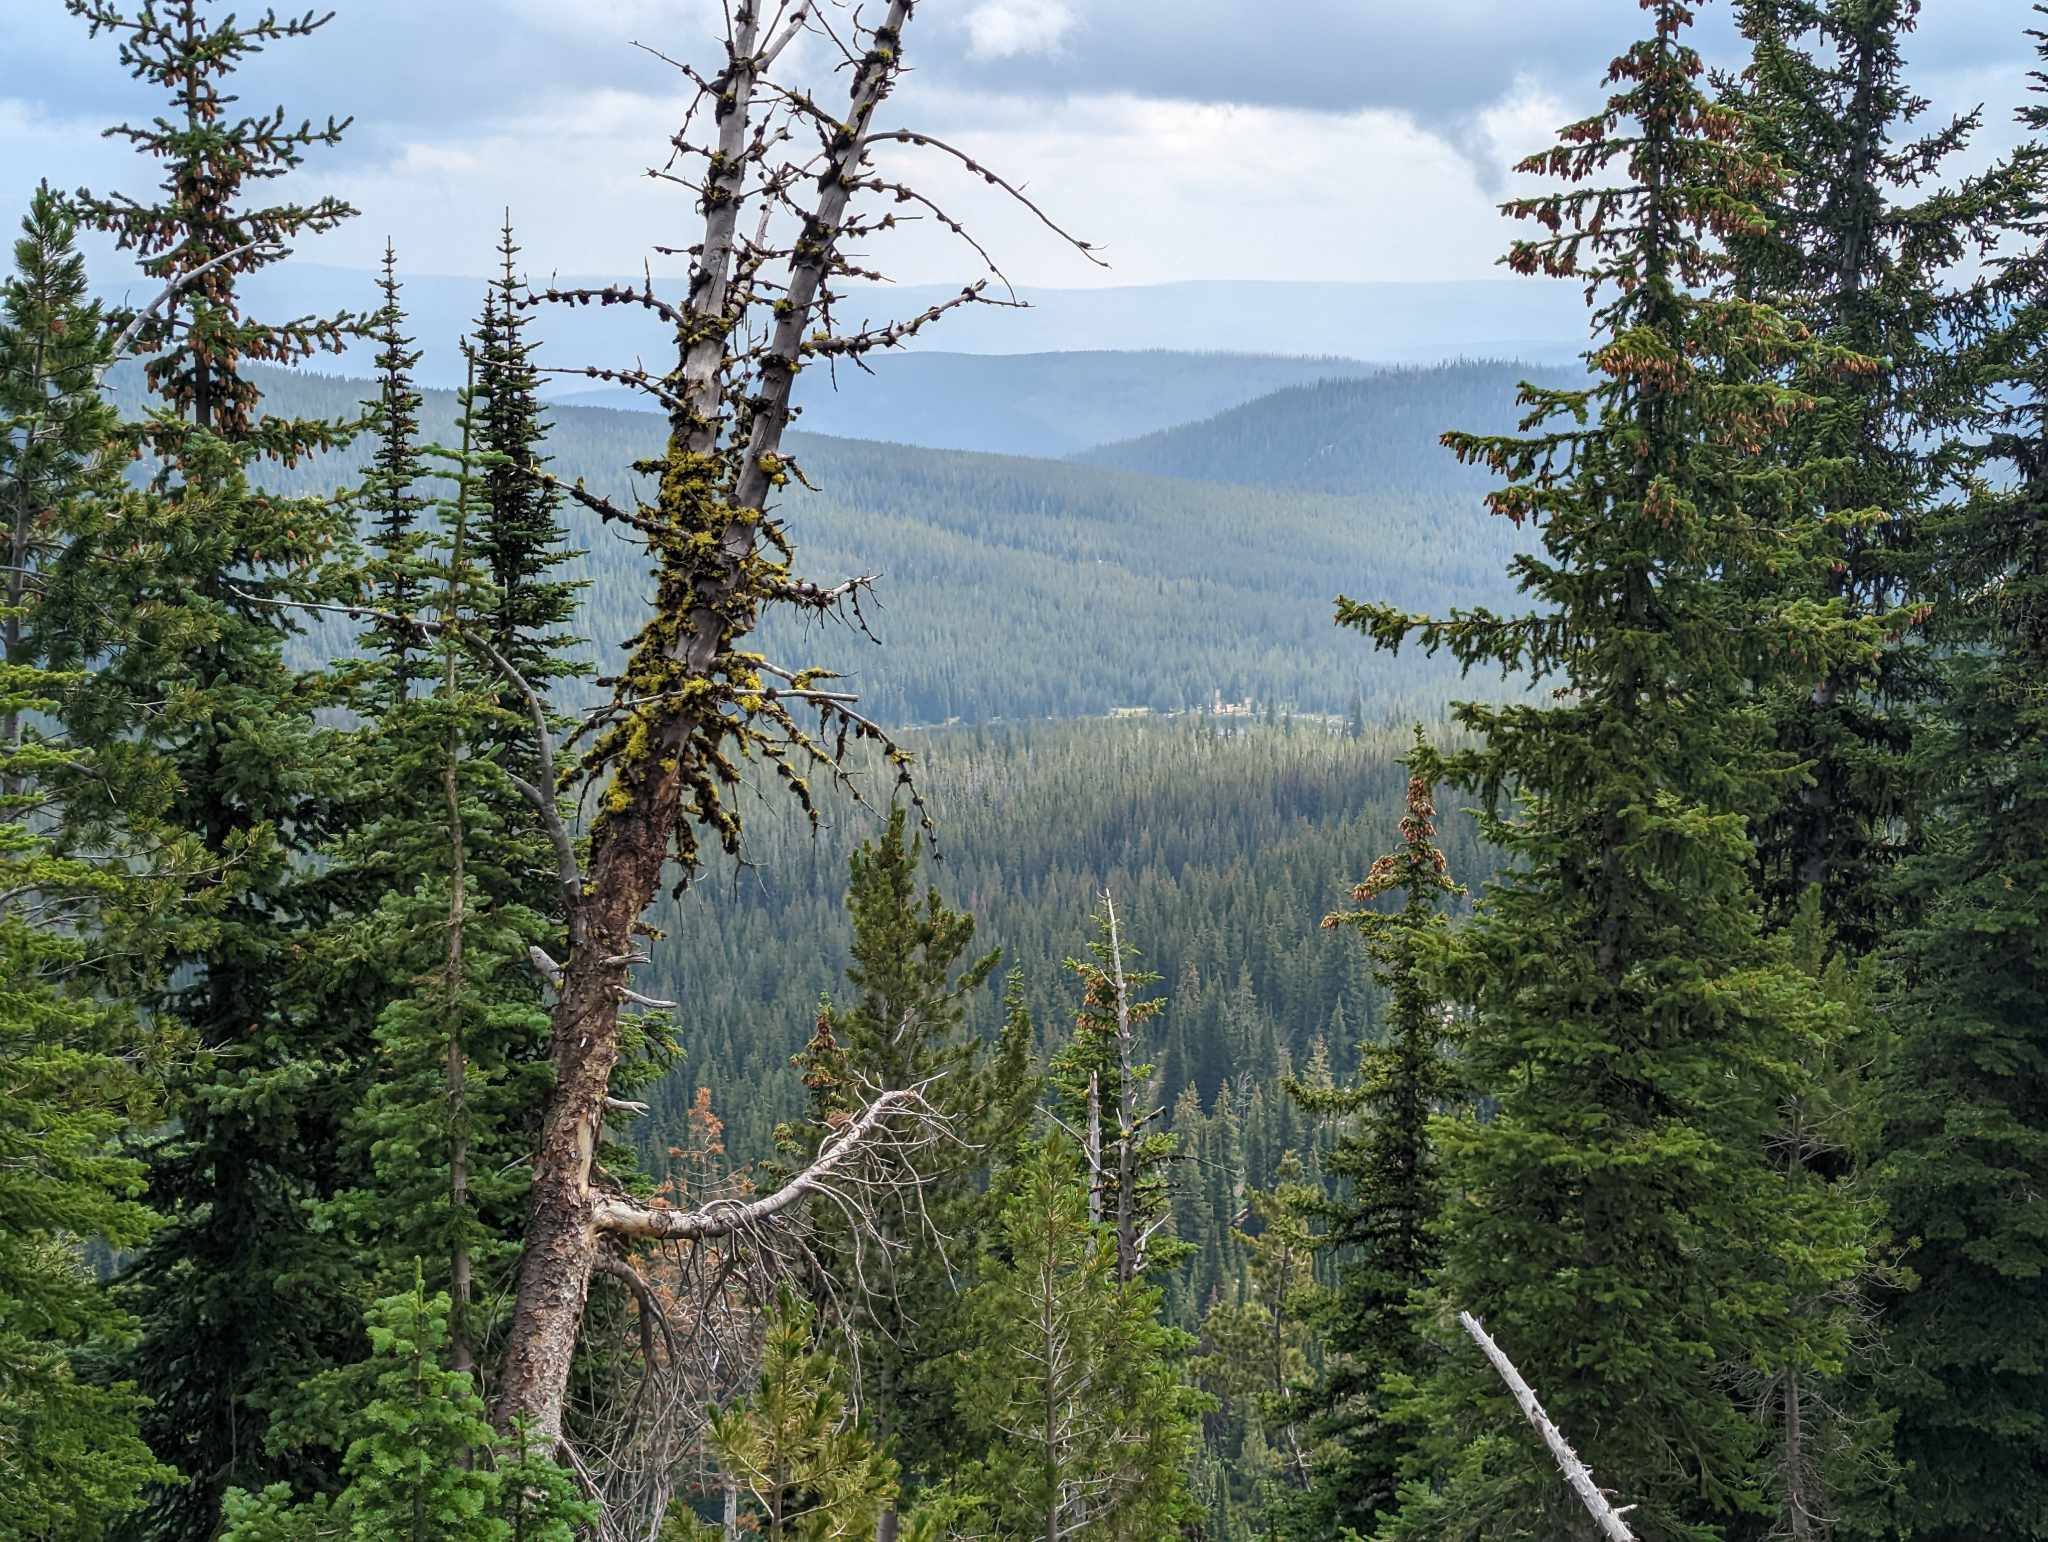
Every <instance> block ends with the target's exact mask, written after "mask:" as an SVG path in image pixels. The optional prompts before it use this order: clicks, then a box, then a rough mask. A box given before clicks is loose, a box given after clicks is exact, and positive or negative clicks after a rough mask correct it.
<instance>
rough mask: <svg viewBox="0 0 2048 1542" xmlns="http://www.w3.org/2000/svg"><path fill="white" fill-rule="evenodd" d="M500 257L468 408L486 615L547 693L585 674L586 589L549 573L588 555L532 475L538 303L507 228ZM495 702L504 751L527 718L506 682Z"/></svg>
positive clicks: (543, 423) (538, 422) (499, 645)
mask: <svg viewBox="0 0 2048 1542" xmlns="http://www.w3.org/2000/svg"><path fill="white" fill-rule="evenodd" d="M498 255H499V259H500V270H499V274H498V277H497V278H495V279H494V280H492V282H491V286H490V289H489V291H488V292H487V293H486V295H485V297H484V309H483V314H482V316H480V317H479V318H478V320H477V326H476V334H475V338H474V341H473V344H472V350H471V351H472V357H473V363H474V367H475V371H476V373H475V380H474V383H473V385H472V387H471V390H472V398H473V399H472V400H471V401H470V403H469V405H468V407H467V409H466V410H467V413H468V416H469V419H470V428H471V432H472V433H473V435H474V441H475V446H476V448H477V449H478V450H479V451H481V452H482V453H483V455H484V456H485V457H486V459H485V462H484V469H483V479H482V480H483V485H482V487H481V489H480V493H481V497H482V518H481V519H480V520H479V521H478V523H477V529H476V554H477V559H478V561H479V562H481V563H482V565H483V570H484V574H485V576H486V577H487V578H488V579H489V580H490V585H491V587H490V595H491V600H490V605H489V608H488V610H487V612H486V613H485V615H484V616H483V618H481V619H482V620H483V621H484V635H485V637H486V638H487V639H488V641H489V642H490V644H491V645H492V646H493V647H494V648H496V649H497V650H498V651H499V652H500V653H501V654H503V655H504V656H505V658H506V659H507V660H508V661H510V663H511V665H512V667H513V668H514V669H516V670H518V671H519V673H520V674H521V675H522V676H524V677H525V679H526V682H527V683H528V684H529V685H531V686H533V688H534V689H535V690H538V691H542V692H545V691H547V689H548V687H549V686H550V685H552V684H553V683H554V682H555V681H556V680H559V679H562V678H563V677H565V676H571V675H574V674H576V673H579V672H580V671H579V670H578V669H577V667H576V666H575V664H574V663H573V662H572V656H573V653H574V650H575V645H576V643H577V639H576V638H574V637H573V636H571V635H570V634H569V633H567V632H565V631H564V630H562V628H563V627H564V625H565V624H566V623H568V622H569V621H570V620H571V618H572V617H574V616H575V614H576V606H577V596H578V594H579V593H580V591H581V590H582V588H583V584H582V582H581V581H580V580H576V579H573V578H571V579H561V578H552V577H550V576H549V575H550V574H552V573H553V572H554V571H555V570H556V569H557V568H562V567H564V566H566V565H568V564H571V563H573V562H574V561H575V559H576V558H578V557H580V556H581V555H582V553H581V552H580V551H578V550H576V549H575V548H573V547H571V546H570V545H569V544H568V543H567V541H566V540H565V537H566V536H567V535H568V530H567V529H566V527H564V525H563V524H562V523H561V520H560V518H559V514H558V505H559V503H560V501H561V500H560V497H559V495H558V494H557V493H556V491H555V489H554V487H553V486H552V485H551V484H550V483H548V482H546V481H543V480H541V479H540V478H539V477H537V476H536V475H535V474H534V473H535V472H536V471H537V470H538V469H539V468H540V467H541V466H543V465H545V464H546V461H547V457H546V456H545V455H544V454H543V453H542V444H543V442H544V441H545V440H546V438H547V437H548V431H549V425H548V421H547V418H546V417H545V416H544V415H543V413H542V410H541V405H540V395H539V390H540V373H539V371H538V370H537V369H536V368H535V366H534V363H533V354H534V351H535V347H536V345H535V344H534V343H533V342H532V341H530V340H529V339H528V337H527V329H528V327H529V326H530V325H531V323H532V320H533V311H532V304H533V302H532V300H531V299H530V298H529V297H528V295H527V293H526V286H525V285H524V284H523V283H521V282H520V280H519V279H518V277H517V275H516V269H515V264H516V262H517V260H518V256H519V248H518V247H517V246H516V245H514V244H513V241H512V227H511V225H510V224H509V223H508V224H507V225H506V226H505V229H504V231H503V233H502V234H501V236H500V238H499V242H498ZM499 699H500V703H501V704H502V705H503V707H504V708H505V712H506V718H507V723H508V725H514V726H510V727H509V728H508V731H506V732H502V733H500V734H499V735H498V736H497V737H498V739H499V740H500V741H501V742H504V743H506V744H508V745H511V744H512V741H513V740H515V739H520V740H522V741H523V738H524V736H523V734H521V732H520V731H519V729H518V727H517V726H516V725H519V724H523V723H524V721H525V719H526V704H525V702H524V701H523V700H521V699H520V697H519V694H518V692H517V690H516V689H515V688H514V687H513V686H512V685H510V684H509V683H505V684H502V685H501V686H500V688H499ZM508 753H510V754H511V755H512V757H513V759H514V762H515V764H524V763H525V761H526V760H527V759H528V758H530V751H528V750H525V749H522V748H516V747H515V748H512V749H511V750H509V751H508Z"/></svg>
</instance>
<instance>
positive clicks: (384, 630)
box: [357, 242, 429, 700]
mask: <svg viewBox="0 0 2048 1542" xmlns="http://www.w3.org/2000/svg"><path fill="white" fill-rule="evenodd" d="M378 289H379V291H380V292H381V293H382V295H383V297H384V303H383V305H382V306H380V307H379V308H378V310H377V314H376V316H375V317H374V318H373V326H374V331H373V332H372V336H374V337H375V338H376V340H377V395H376V398H375V399H374V400H373V401H369V402H366V403H364V406H365V407H366V408H367V409H368V411H369V415H370V419H371V422H372V423H373V425H374V427H375V432H376V446H377V447H376V451H375V454H374V456H373V458H372V459H371V461H370V464H369V466H368V468H367V469H366V470H365V471H364V473H363V483H362V490H361V493H360V496H359V498H358V501H357V506H358V508H359V509H360V510H361V517H362V519H363V521H364V522H365V523H366V524H367V525H368V527H369V529H368V539H369V543H370V546H371V549H372V551H373V552H374V554H375V555H374V556H373V557H372V558H371V560H370V561H369V562H368V563H367V564H366V565H365V571H364V577H365V578H366V579H367V580H368V585H369V592H370V597H371V598H372V600H373V601H374V602H375V604H376V605H377V607H378V609H379V610H381V611H383V612H386V613H387V614H385V615H380V616H377V617H374V618H372V620H371V621H370V624H369V628H368V634H367V642H368V644H369V646H370V648H371V649H372V650H373V651H374V652H375V653H376V654H378V655H379V656H381V657H382V659H383V660H384V662H385V664H386V665H387V667H388V668H389V670H390V678H391V687H390V688H391V694H392V698H393V699H394V700H400V699H403V698H404V697H405V696H406V695H407V694H408V692H409V690H410V687H411V685H412V682H413V681H414V680H416V679H418V678H420V677H421V676H422V675H423V674H424V673H425V668H424V665H422V664H421V663H419V662H418V661H417V660H416V658H415V656H414V655H415V651H416V649H417V646H418V642H419V639H418V637H417V635H416V634H415V633H414V631H413V629H412V628H410V627H407V626H403V625H401V624H399V623H398V622H396V621H393V620H391V619H389V618H390V616H393V615H396V616H411V615H412V614H413V613H414V612H415V610H416V609H417V608H418V605H419V603H420V598H421V575H420V573H419V571H418V564H419V560H420V557H421V555H422V550H423V544H424V542H425V540H426V535H427V532H426V531H424V530H422V529H421V528H420V521H421V518H422V516H423V515H424V514H425V513H426V511H427V509H428V507H429V500H428V499H427V498H426V497H425V496H424V492H425V489H424V487H423V485H422V484H423V483H424V480H425V477H426V466H425V464H424V462H423V461H422V459H421V454H420V443H419V437H420V393H419V391H418V390H417V389H416V388H415V387H414V385H413V378H412V372H413V370H414V368H415V367H416V366H417V365H418V364H419V361H420V353H419V350H418V349H417V348H415V347H413V344H412V339H411V338H409V337H407V336H406V335H405V308H404V304H403V302H402V301H401V299H400V285H399V282H398V254H397V253H396V252H395V251H394V250H392V248H391V245H390V243H388V242H387V243H386V244H385V247H384V276H383V278H382V279H381V280H380V281H379V283H378Z"/></svg>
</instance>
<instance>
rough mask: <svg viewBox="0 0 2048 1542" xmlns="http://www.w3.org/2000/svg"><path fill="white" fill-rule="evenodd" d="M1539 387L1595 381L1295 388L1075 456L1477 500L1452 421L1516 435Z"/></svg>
mask: <svg viewBox="0 0 2048 1542" xmlns="http://www.w3.org/2000/svg"><path fill="white" fill-rule="evenodd" d="M1531 378H1534V379H1537V380H1540V381H1541V382H1542V383H1543V384H1545V385H1548V386H1555V387H1558V388H1560V389H1562V388H1565V387H1569V386H1574V385H1581V384H1583V383H1584V377H1583V375H1582V374H1581V373H1580V372H1579V371H1577V370H1571V369H1558V370H1549V371H1538V372H1535V373H1534V374H1533V376H1532V374H1531V371H1530V370H1529V369H1528V368H1527V367H1525V366H1523V365H1520V364H1511V363H1500V364H1494V363H1486V364H1468V363H1459V364H1438V365H1434V366H1431V367H1429V368H1424V369H1388V370H1383V371H1380V372H1378V373H1375V374H1372V375H1368V376H1367V377H1365V378H1364V379H1359V380H1340V379H1328V380H1319V381H1315V382H1312V383H1305V384H1301V385H1293V386H1288V387H1285V388H1283V389H1281V390H1277V391H1274V392H1273V393H1272V394H1271V395H1267V396H1261V397H1259V398H1257V399H1256V400H1254V401H1249V402H1246V403H1244V404H1243V405H1242V406H1236V407H1232V408H1231V409H1229V410H1228V411H1225V412H1221V413H1218V414H1217V415H1216V416H1214V417H1211V418H1204V419H1202V420H1201V421H1200V422H1181V423H1176V424H1174V425H1173V426H1172V427H1170V428H1164V429H1160V430H1159V431H1158V432H1156V433H1151V434H1147V435H1145V436H1143V437H1142V438H1138V439H1129V440H1125V441H1123V442H1121V443H1118V444H1106V445H1102V446H1100V447H1099V448H1097V449H1092V450H1085V451H1083V452H1082V453H1081V454H1079V455H1076V456H1075V457H1074V459H1075V460H1077V461H1079V462H1080V463H1081V464H1083V465H1087V466H1102V467H1113V468H1115V469H1116V470H1119V471H1139V472H1144V473H1145V474H1146V475H1148V476H1163V477H1175V478H1182V479H1187V480H1192V481H1201V482H1227V483H1233V484H1236V485H1239V486H1243V487H1255V488H1263V489H1272V488H1289V489H1293V490H1295V491H1298V492H1303V493H1330V494H1336V495H1340V496H1346V497H1360V498H1363V497H1375V496H1386V495H1390V494H1391V495H1393V496H1396V497H1400V498H1403V499H1428V500H1432V501H1433V500H1435V499H1437V498H1440V497H1442V496H1443V494H1444V493H1445V492H1457V493H1461V494H1464V495H1465V498H1466V499H1467V500H1473V501H1476V499H1477V498H1478V496H1479V495H1480V494H1481V493H1483V492H1484V491H1485V476H1484V473H1483V472H1480V471H1477V470H1475V469H1473V468H1469V467H1461V466H1459V465H1458V464H1457V463H1456V462H1455V461H1453V460H1452V459H1451V458H1450V457H1449V456H1447V455H1445V454H1444V453H1443V446H1442V445H1440V444H1439V443H1438V442H1437V440H1438V437H1439V436H1440V435H1441V434H1442V433H1443V426H1444V424H1446V423H1463V424H1467V425H1469V426H1470V427H1471V428H1472V429H1474V430H1476V431H1480V432H1492V433H1509V432H1512V431H1513V429H1514V427H1515V421H1516V416H1515V392H1516V389H1517V387H1519V386H1520V384H1521V383H1522V381H1524V380H1527V379H1531ZM1417 555H1420V554H1417Z"/></svg>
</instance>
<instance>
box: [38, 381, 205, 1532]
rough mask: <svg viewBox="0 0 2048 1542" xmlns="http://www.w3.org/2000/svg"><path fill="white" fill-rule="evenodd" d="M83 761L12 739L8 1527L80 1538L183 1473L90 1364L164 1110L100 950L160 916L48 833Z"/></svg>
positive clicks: (44, 688)
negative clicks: (137, 1147) (115, 927)
mask: <svg viewBox="0 0 2048 1542" xmlns="http://www.w3.org/2000/svg"><path fill="white" fill-rule="evenodd" d="M4 346H5V345H4V342H0V349H4ZM0 421H4V420H0ZM65 684H66V682H64V681H62V680H61V679H58V678H55V677H52V676H50V675H49V674H47V673H46V672H45V671H43V670H41V669H39V668H37V667H36V666H34V665H32V664H21V663H14V662H0V712H5V713H6V714H7V715H8V717H9V719H10V720H11V721H13V722H15V723H16V724H17V725H18V724H20V723H21V722H22V721H23V720H24V719H26V718H28V717H29V716H30V715H31V714H37V713H49V712H51V711H52V710H53V709H54V708H55V707H56V706H57V705H58V702H59V699H60V696H61V693H62V691H63V689H64V687H65ZM75 769H77V765H76V758H75V757H74V756H73V755H71V754H70V753H69V752H67V751H65V750H63V749H60V748H58V747H56V746H55V745H52V744H50V743H48V742H46V741H44V740H42V739H41V738H40V736H39V735H36V734H33V733H29V734H25V735H23V736H22V737H21V738H20V739H19V740H18V741H17V742H10V743H7V744H4V745H0V781H4V784H5V786H6V787H7V788H8V789H9V790H8V791H7V792H6V793H5V794H4V795H0V893H4V894H5V896H6V899H5V900H4V901H0V1533H4V1534H5V1535H7V1536H10V1537H24V1538H27V1537H50V1538H78V1539H81V1542H82V1539H85V1538H91V1537H99V1536H103V1535H105V1534H106V1533H107V1531H108V1530H109V1529H110V1528H111V1527H112V1526H114V1525H115V1524H116V1523H118V1521H119V1520H120V1519H121V1518H122V1517H124V1516H125V1515H127V1514H128V1513H129V1512H131V1511H133V1510H135V1509H136V1508H137V1507H138V1506H139V1505H140V1503H141V1500H142V1490H143V1487H144V1485H145V1484H148V1483H152V1482H160V1481H163V1480H165V1479H168V1478H170V1477H172V1476H173V1474H171V1473H170V1472H169V1471H168V1470H167V1469H166V1468H164V1467H163V1466H161V1465H160V1464H159V1463H158V1462H157V1461H156V1460H155V1459H154V1458H153V1457H152V1456H151V1454H150V1451H149V1447H148V1446H147V1445H145V1444H144V1443H143V1441H142V1438H141V1435H140V1433H139V1431H138V1427H137V1416H138V1414H139V1412H140V1409H141V1400H140V1399H139V1398H138V1397H137V1396H136V1395H135V1391H134V1388H133V1386H132V1385H130V1384H127V1383H116V1384H112V1385H108V1384H105V1383H104V1382H103V1381H102V1380H101V1379H100V1378H98V1377H97V1376H95V1375H94V1374H93V1371H94V1368H95V1366H96V1365H97V1364H99V1363H102V1362H103V1360H104V1357H105V1356H107V1355H108V1354H109V1353H110V1352H112V1351H115V1350H117V1349H118V1348H119V1347H120V1346H121V1345H122V1344H123V1343H125V1342H127V1341H128V1340H129V1339H131V1338H132V1337H133V1333H134V1326H135V1325H134V1321H133V1319H132V1318H131V1317H130V1316H129V1315H128V1314H127V1313H126V1312H124V1311H122V1310H121V1309H120V1308H119V1307H118V1306H117V1305H116V1304H115V1303H114V1302H113V1301H111V1300H110V1299H109V1298H108V1296H107V1294H106V1293H105V1292H104V1291H103V1290H101V1289H100V1287H99V1283H98V1281H96V1280H95V1279H94V1278H93V1276H92V1274H91V1273H90V1272H89V1271H88V1269H87V1268H86V1266H85V1262H84V1259H83V1257H82V1249H83V1247H84V1245H85V1244H86V1243H87V1242H93V1241H98V1242H101V1243H103V1244H105V1245H107V1246H111V1247H116V1248H132V1247H136V1246H138V1245H140V1244H141V1243H142V1242H143V1241H144V1240H145V1239H146V1238H147V1237H148V1235H149V1232H150V1230H151V1228H152V1227H153V1225H154V1218H153V1217H152V1216H151V1215H150V1213H149V1211H148V1210H147V1209H145V1208H144V1207H143V1206H142V1205H141V1204H140V1203H138V1201H137V1196H138V1195H139V1194H140V1192H141V1190H142V1187H143V1184H142V1169H141V1166H140V1164H139V1163H137V1162H135V1161H134V1160H132V1159H131V1158H128V1157H126V1156H124V1155H122V1154H120V1152H119V1149H118V1146H117V1144H116V1142H117V1139H118V1137H119V1136H120V1135H121V1134H122V1133H123V1131H124V1130H125V1129H126V1128H127V1127H128V1126H129V1125H130V1124H131V1123H135V1122H140V1121H144V1120H147V1119H149V1118H150V1117H151V1116H152V1106H151V1102H150V1096H149V1094H150V1089H149V1087H148V1084H147V1082H146V1080H145V1079H144V1077H143V1076H142V1075H140V1074H139V1071H140V1069H141V1067H142V1066H144V1065H146V1064H148V1063H149V1061H150V1060H151V1058H152V1057H151V1056H150V1055H149V1053H148V1050H149V1042H148V1039H147V1037H146V1035H145V1034H144V1032H143V1030H142V1028H141V1026H140V1025H139V1024H138V1022H137V1020H136V1014H135V1012H134V1009H133V1008H132V1007H131V1006H129V1005H127V1004H126V1003H124V1002H122V1001H120V1000H118V999H110V998H109V997H108V996H107V995H106V994H104V991H103V990H102V988H101V983H102V982H100V981H97V980H96V979H95V978H94V972H93V971H92V970H91V968H90V967H89V964H88V959H89V956H90V955H91V954H92V953H93V951H94V950H95V949H96V948H102V947H107V946H109V945H110V943H111V941H112V938H113V935H114V933H113V931H112V930H111V929H110V926H109V921H108V913H109V912H110V911H112V912H116V913H118V912H119V911H120V910H122V909H123V908H124V907H126V908H128V909H129V911H130V913H129V915H128V916H127V918H126V919H127V922H128V924H130V925H133V926H136V927H138V928H139V929H140V931H139V935H138V936H137V937H136V938H134V939H131V940H129V941H128V942H124V943H123V944H122V946H134V945H136V944H137V943H138V942H139V943H143V944H146V942H147V938H148V929H149V928H150V926H151V923H152V922H153V921H154V920H155V919H157V918H156V917H152V916H150V915H148V914H147V913H146V912H145V911H142V910H140V909H138V907H137V906H136V904H135V901H136V899H137V896H135V895H134V893H133V891H134V888H135V887H136V885H135V881H134V880H132V879H131V878H129V877H128V876H127V875H126V874H125V873H123V872H122V871H121V869H120V867H119V866H118V865H117V864H100V863H95V862H92V861H87V860H82V859H79V858H67V857H63V856H59V855H58V854H57V853H55V852H53V851H52V850H51V849H50V844H49V842H48V840H47V839H46V838H45V837H44V836H42V835H39V834H38V833H36V826H37V824H39V823H41V822H43V821H45V820H47V818H48V817H49V816H50V814H51V813H52V788H53V785H55V784H56V782H57V780H58V779H59V778H60V777H61V776H62V774H63V773H64V772H66V771H70V770H75Z"/></svg>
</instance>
